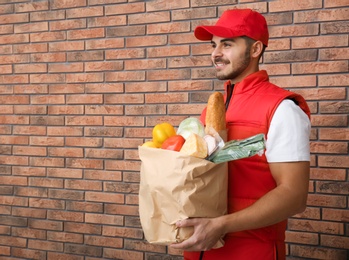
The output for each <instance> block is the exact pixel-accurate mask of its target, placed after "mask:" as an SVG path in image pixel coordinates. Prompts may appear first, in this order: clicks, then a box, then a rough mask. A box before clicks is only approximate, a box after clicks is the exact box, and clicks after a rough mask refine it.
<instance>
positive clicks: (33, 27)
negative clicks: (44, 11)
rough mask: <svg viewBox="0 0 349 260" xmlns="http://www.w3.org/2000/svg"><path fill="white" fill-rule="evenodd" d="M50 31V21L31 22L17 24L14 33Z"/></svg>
mask: <svg viewBox="0 0 349 260" xmlns="http://www.w3.org/2000/svg"><path fill="white" fill-rule="evenodd" d="M45 31H48V22H33V23H29V24H16V25H15V26H14V33H31V32H45Z"/></svg>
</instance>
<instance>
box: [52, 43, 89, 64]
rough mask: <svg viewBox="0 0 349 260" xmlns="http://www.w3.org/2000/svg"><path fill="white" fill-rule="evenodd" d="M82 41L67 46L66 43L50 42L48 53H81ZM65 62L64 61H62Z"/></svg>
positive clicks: (82, 48)
mask: <svg viewBox="0 0 349 260" xmlns="http://www.w3.org/2000/svg"><path fill="white" fill-rule="evenodd" d="M84 48H85V47H84V42H83V41H70V42H69V44H67V43H66V42H50V43H49V51H50V52H57V51H58V52H63V51H82V50H84ZM51 55H52V54H51ZM53 61H55V62H59V60H53ZM63 61H65V59H64V60H63Z"/></svg>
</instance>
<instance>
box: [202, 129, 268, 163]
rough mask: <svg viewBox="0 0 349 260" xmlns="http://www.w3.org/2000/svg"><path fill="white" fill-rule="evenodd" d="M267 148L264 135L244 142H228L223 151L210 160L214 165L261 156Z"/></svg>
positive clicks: (219, 151) (217, 152)
mask: <svg viewBox="0 0 349 260" xmlns="http://www.w3.org/2000/svg"><path fill="white" fill-rule="evenodd" d="M264 148H265V138H264V134H257V135H255V136H251V137H249V138H246V139H243V140H231V141H229V142H226V143H225V144H224V146H223V148H222V149H220V150H218V151H216V152H215V153H214V154H213V155H211V156H210V158H208V159H209V160H210V161H212V162H214V163H222V162H228V161H233V160H238V159H242V158H247V157H251V156H253V155H256V154H260V153H262V152H263V151H264Z"/></svg>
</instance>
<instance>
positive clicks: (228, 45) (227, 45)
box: [223, 43, 231, 47]
mask: <svg viewBox="0 0 349 260" xmlns="http://www.w3.org/2000/svg"><path fill="white" fill-rule="evenodd" d="M223 46H224V47H230V46H231V44H230V43H224V45H223Z"/></svg>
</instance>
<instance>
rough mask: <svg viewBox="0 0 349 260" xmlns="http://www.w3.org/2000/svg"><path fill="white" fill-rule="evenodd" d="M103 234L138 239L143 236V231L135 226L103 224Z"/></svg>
mask: <svg viewBox="0 0 349 260" xmlns="http://www.w3.org/2000/svg"><path fill="white" fill-rule="evenodd" d="M103 236H113V237H125V238H135V239H137V238H138V239H140V238H142V236H143V232H142V231H141V230H139V229H136V228H125V227H112V226H103Z"/></svg>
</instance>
